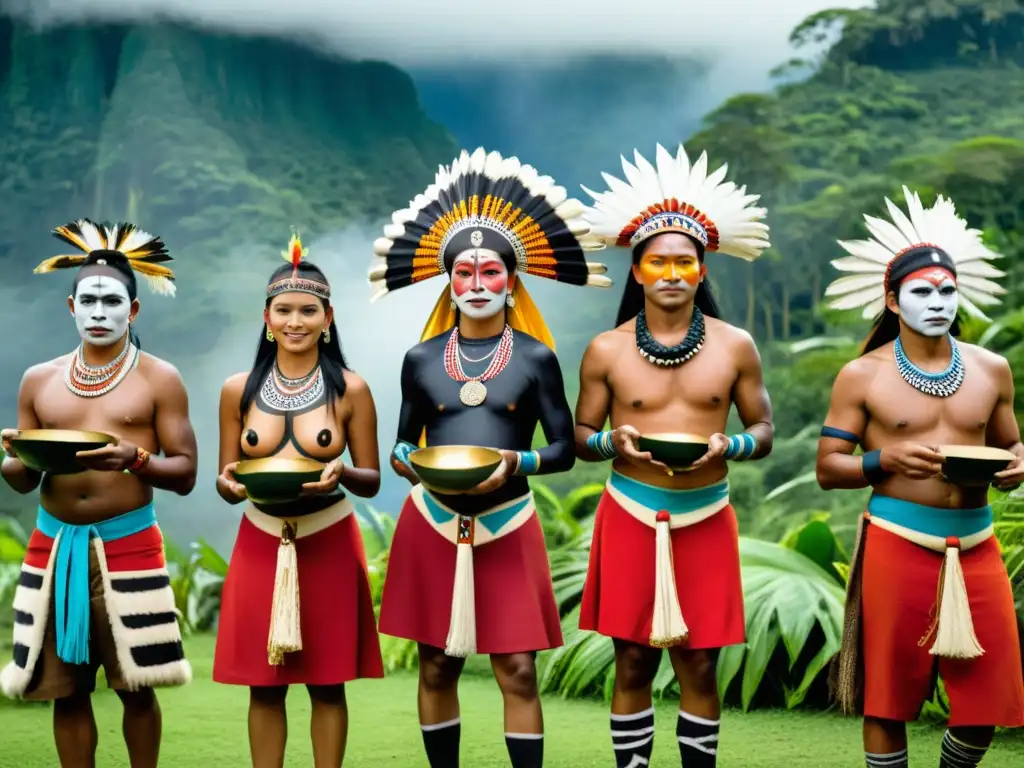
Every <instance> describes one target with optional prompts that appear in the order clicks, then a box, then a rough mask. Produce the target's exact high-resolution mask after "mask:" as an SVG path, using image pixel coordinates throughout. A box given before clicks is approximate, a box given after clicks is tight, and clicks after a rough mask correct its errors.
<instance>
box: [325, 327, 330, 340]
mask: <svg viewBox="0 0 1024 768" xmlns="http://www.w3.org/2000/svg"><path fill="white" fill-rule="evenodd" d="M330 343H331V329H330V328H324V344H330Z"/></svg>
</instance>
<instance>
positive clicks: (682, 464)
mask: <svg viewBox="0 0 1024 768" xmlns="http://www.w3.org/2000/svg"><path fill="white" fill-rule="evenodd" d="M708 445H709V440H708V438H706V437H701V436H700V435H687V434H681V433H673V432H661V433H656V434H653V435H641V436H640V439H639V440H637V447H638V448H639V449H640V452H641V453H648V452H649V453H650V454H651V456H652V457H653V458H654V460H655V461H660V462H661V463H662V464H666V465H668V468H669V469H671V470H674V471H676V472H683V471H686V470H687V469H690V465H691V464H693V462H695V461H696V460H697V459H699V458H700V457H701V456H703V455H704V454H705V453H707V452H708Z"/></svg>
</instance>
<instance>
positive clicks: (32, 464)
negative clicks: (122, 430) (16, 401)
mask: <svg viewBox="0 0 1024 768" xmlns="http://www.w3.org/2000/svg"><path fill="white" fill-rule="evenodd" d="M114 442H117V438H116V437H114V436H113V435H108V434H107V433H105V432H81V431H78V430H74V429H23V430H22V431H21V432H19V433H18V436H17V437H15V438H14V439H12V440H11V445H13V446H14V450H15V451H16V452H17V453H18V458H19V459H21V462H22V463H23V464H24V465H25V466H26V467H28V468H29V469H34V470H36V471H37V472H46V473H48V474H51V475H74V474H77V473H79V472H84V471H85V469H86V468H85V467H84V466H82V465H81V464H80V463H79V462H78V459H77V458H76V457H75V454H76V453H78V452H79V451H95V450H96V449H97V448H102V447H103V446H105V445H110V444H111V443H114Z"/></svg>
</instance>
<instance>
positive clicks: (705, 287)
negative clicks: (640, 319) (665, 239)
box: [615, 233, 722, 326]
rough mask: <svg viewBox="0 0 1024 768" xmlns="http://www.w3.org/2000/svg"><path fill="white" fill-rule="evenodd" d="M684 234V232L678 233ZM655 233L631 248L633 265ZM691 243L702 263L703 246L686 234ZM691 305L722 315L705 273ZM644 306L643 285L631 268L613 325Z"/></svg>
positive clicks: (705, 312) (710, 315)
mask: <svg viewBox="0 0 1024 768" xmlns="http://www.w3.org/2000/svg"><path fill="white" fill-rule="evenodd" d="M679 234H684V235H685V234H686V233H679ZM657 237H658V236H657V235H655V236H654V237H649V238H647V239H646V240H644V241H643V242H642V243H639V244H638V245H637V246H636V248H634V249H633V266H636V265H637V264H639V263H640V259H642V258H643V255H644V253H646V252H647V249H648V248H649V247H650V245H651V243H653V242H654V241H655V240H656V239H657ZM686 237H688V238H689V239H690V240H691V241H692V242H693V244H694V245H695V246H696V247H697V260H698V261H699V262H700V263H701V264H703V263H704V246H703V245H702V244H701V243H700V241H699V240H697V239H696V238H693V237H690V235H686ZM693 305H694V306H695V307H697V309H699V310H700V311H701V312H703V313H704V314H705V315H707V316H708V317H715V318H719V317H721V316H722V310H721V309H720V308H719V306H718V302H717V301H715V295H714V293H712V291H711V283H710V282H708V277H707V275H705V276H704V279H703V280H702V281H701V282H700V285H698V286H697V294H696V295H695V296H694V297H693ZM643 308H644V287H643V286H642V285H640V283H638V282H637V280H636V278H635V277H633V270H632V269H631V270H629V273H628V274H627V275H626V287H625V288H624V289H623V291H622V300H621V301H620V302H619V316H618V318H616V320H615V325H616V326H619V325H622V324H623V323H627V322H629V321H630V320H632V319H633V318H634V317H636V316H637V315H639V314H640V310H641V309H643Z"/></svg>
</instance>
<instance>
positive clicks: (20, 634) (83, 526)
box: [0, 219, 197, 766]
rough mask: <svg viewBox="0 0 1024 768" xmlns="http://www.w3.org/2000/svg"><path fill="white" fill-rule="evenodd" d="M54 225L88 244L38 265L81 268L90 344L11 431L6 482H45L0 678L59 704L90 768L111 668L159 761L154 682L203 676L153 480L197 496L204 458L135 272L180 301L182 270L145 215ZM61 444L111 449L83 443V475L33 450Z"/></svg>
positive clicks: (24, 386) (47, 377)
mask: <svg viewBox="0 0 1024 768" xmlns="http://www.w3.org/2000/svg"><path fill="white" fill-rule="evenodd" d="M54 234H55V235H56V236H57V237H58V238H59V239H61V240H63V241H65V242H67V243H70V244H71V245H72V246H74V247H75V248H78V249H79V250H80V251H82V253H81V254H74V255H66V256H55V257H53V258H51V259H47V260H46V261H44V262H43V263H42V264H40V265H39V266H38V267H36V269H35V271H36V273H46V272H53V271H55V270H62V269H71V268H78V271H77V273H76V275H75V280H74V287H73V291H72V295H71V296H69V297H68V310H69V311H70V313H71V315H72V317H74V319H75V324H76V325H77V326H78V332H79V335H80V337H81V342H80V344H79V345H78V347H77V349H76V350H75V351H74V352H72V353H71V354H68V355H64V356H62V357H58V358H57V359H55V360H51V361H49V362H45V363H40V364H38V365H34V366H32V367H31V368H29V369H28V371H27V372H26V373H25V375H24V377H23V378H22V381H21V388H20V390H19V392H18V426H17V428H16V429H5V430H3V432H2V433H0V436H2V439H3V448H4V452H5V453H6V457H5V458H4V460H3V466H2V469H3V477H4V480H5V481H6V482H7V484H8V485H10V486H11V487H12V488H13V489H14V490H15V491H17V492H18V493H23V494H25V493H31V492H32V491H34V490H35V489H36V488H39V489H40V494H39V509H38V512H37V517H36V529H35V530H34V531H33V533H32V536H31V538H30V540H29V543H28V551H27V554H26V556H25V561H24V563H23V565H22V570H21V577H20V579H19V582H18V587H17V590H16V592H15V595H14V608H15V625H14V653H13V655H14V660H13V661H11V662H10V663H9V664H8V665H7V666H6V667H5V668H4V669H3V671H2V672H0V687H2V689H3V691H4V693H5V694H6V695H8V696H10V697H17V698H25V699H30V700H42V701H53V703H54V706H53V725H54V738H55V741H56V746H57V754H58V756H59V758H60V761H61V764H62V765H84V764H89V765H92V764H93V761H94V760H95V752H96V740H97V734H96V723H95V721H94V720H93V713H92V707H91V704H90V697H91V694H92V692H93V690H94V689H95V685H96V672H97V671H98V669H99V667H101V666H102V667H103V670H104V673H105V677H106V680H107V685H108V686H109V687H110V688H113V689H114V690H115V691H116V692H117V694H118V696H119V697H120V698H121V701H122V702H123V704H124V733H125V740H126V742H127V747H128V755H129V759H130V761H131V764H132V765H133V766H156V764H157V758H158V755H159V751H160V732H161V722H160V709H159V706H158V704H157V700H156V697H155V695H154V693H153V688H154V687H157V686H171V685H183V684H185V683H187V682H189V680H191V675H192V673H191V669H190V667H189V663H188V661H186V659H185V656H184V652H183V650H182V645H181V633H180V629H179V627H178V615H177V611H176V607H175V600H174V593H173V591H172V590H171V586H170V580H169V577H168V572H167V567H166V563H165V560H164V550H163V538H162V535H161V533H160V528H159V527H158V525H157V522H156V512H155V510H154V507H153V489H154V488H161V489H165V490H170V491H173V492H175V493H177V494H180V495H187V494H188V493H190V492H191V491H192V488H193V487H194V485H195V478H196V458H197V456H196V441H195V435H194V433H193V431H192V425H191V423H190V421H189V413H188V397H187V395H186V392H185V387H184V385H183V383H182V381H181V377H180V376H179V374H178V372H177V370H175V369H174V367H173V366H171V365H170V364H168V363H166V362H164V361H163V360H160V359H158V358H156V357H153V356H152V355H148V354H145V353H143V352H142V351H141V350H140V348H139V340H138V336H137V335H136V334H135V332H134V330H133V329H132V322H133V321H134V320H135V317H136V316H137V315H138V312H139V300H138V298H137V296H136V293H137V289H136V277H135V275H136V273H138V274H140V275H142V276H143V277H144V278H146V279H147V281H148V282H149V283H150V285H151V287H152V288H153V289H154V290H155V292H157V293H162V294H165V295H172V296H173V295H174V284H173V282H172V281H173V279H174V274H173V273H172V272H171V270H170V269H168V268H167V267H166V266H165V265H164V262H167V261H170V256H169V255H168V254H167V250H166V248H165V247H164V244H163V243H162V242H161V241H160V239H159V238H156V237H154V236H153V235H150V234H148V233H146V232H143V231H142V230H140V229H138V228H137V227H135V226H134V225H132V224H118V225H115V226H113V227H103V226H100V225H97V224H95V223H93V222H91V221H88V220H85V219H83V220H79V221H76V222H72V223H70V224H66V225H64V226H61V227H57V229H56V230H54ZM61 430H73V431H74V432H73V433H71V434H68V433H66V432H64V433H62V432H60V431H61ZM76 435H77V437H76ZM62 439H63V440H71V441H72V442H75V441H88V444H89V445H94V446H95V445H99V446H101V447H96V448H94V449H91V450H84V451H79V452H78V453H77V454H76V458H75V461H76V462H77V465H78V466H79V467H80V469H78V470H72V472H71V473H66V472H65V471H64V470H61V472H56V471H55V472H48V471H40V470H45V469H46V467H45V466H42V465H36V463H35V462H34V461H32V460H31V459H30V458H29V457H30V456H32V455H35V456H36V458H37V460H38V457H39V441H46V440H57V441H60V440H62ZM105 441H107V444H106V445H102V443H103V442H105ZM33 444H34V445H35V448H34V450H33V449H32V448H31V446H32V445H33ZM79 444H81V443H79ZM19 446H21V448H20V450H22V451H24V453H25V456H26V458H25V459H24V460H22V458H19Z"/></svg>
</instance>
